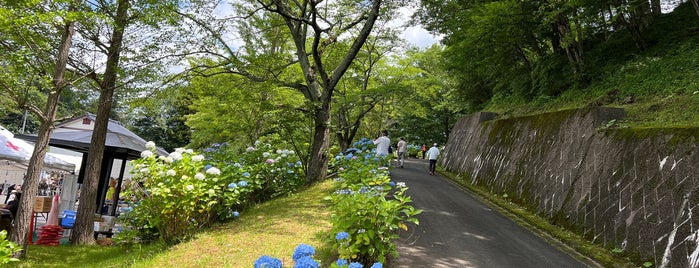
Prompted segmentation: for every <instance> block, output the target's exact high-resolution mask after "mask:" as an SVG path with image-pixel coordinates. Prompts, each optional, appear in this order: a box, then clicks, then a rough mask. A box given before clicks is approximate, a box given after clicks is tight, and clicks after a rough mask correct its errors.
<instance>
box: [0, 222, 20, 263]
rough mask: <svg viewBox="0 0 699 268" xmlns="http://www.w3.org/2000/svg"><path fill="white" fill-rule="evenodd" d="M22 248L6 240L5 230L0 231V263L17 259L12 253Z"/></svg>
mask: <svg viewBox="0 0 699 268" xmlns="http://www.w3.org/2000/svg"><path fill="white" fill-rule="evenodd" d="M20 250H22V249H21V248H19V247H18V246H17V244H15V243H14V242H12V241H10V240H7V231H5V230H2V231H0V264H7V263H9V262H12V261H19V259H17V258H13V257H12V255H14V254H15V253H17V252H19V251H20Z"/></svg>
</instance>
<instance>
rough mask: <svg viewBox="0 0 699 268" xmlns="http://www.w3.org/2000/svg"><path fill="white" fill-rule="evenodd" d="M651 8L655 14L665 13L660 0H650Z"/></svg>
mask: <svg viewBox="0 0 699 268" xmlns="http://www.w3.org/2000/svg"><path fill="white" fill-rule="evenodd" d="M650 8H651V11H652V12H653V15H660V14H662V13H663V10H662V9H661V7H660V0H650Z"/></svg>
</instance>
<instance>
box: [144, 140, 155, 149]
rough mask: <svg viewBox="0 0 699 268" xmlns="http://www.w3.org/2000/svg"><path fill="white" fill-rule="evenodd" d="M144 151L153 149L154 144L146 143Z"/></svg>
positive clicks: (151, 142)
mask: <svg viewBox="0 0 699 268" xmlns="http://www.w3.org/2000/svg"><path fill="white" fill-rule="evenodd" d="M146 149H155V142H153V141H149V142H146Z"/></svg>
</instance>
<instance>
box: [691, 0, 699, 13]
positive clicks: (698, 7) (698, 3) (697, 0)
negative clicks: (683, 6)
mask: <svg viewBox="0 0 699 268" xmlns="http://www.w3.org/2000/svg"><path fill="white" fill-rule="evenodd" d="M690 1H692V5H693V6H694V11H696V12H697V16H699V0H690Z"/></svg>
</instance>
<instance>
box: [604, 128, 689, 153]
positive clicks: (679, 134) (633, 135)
mask: <svg viewBox="0 0 699 268" xmlns="http://www.w3.org/2000/svg"><path fill="white" fill-rule="evenodd" d="M602 133H603V134H604V135H606V136H608V137H611V138H614V139H616V140H618V141H621V142H630V141H642V140H646V139H650V140H651V141H656V140H658V139H662V141H665V139H667V142H666V145H667V146H668V148H667V149H668V150H670V151H674V149H675V148H677V146H681V145H683V144H694V143H696V142H697V141H699V128H698V127H672V128H649V127H641V128H618V129H604V130H602Z"/></svg>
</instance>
